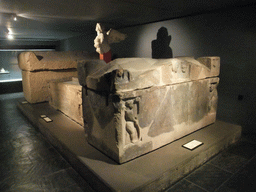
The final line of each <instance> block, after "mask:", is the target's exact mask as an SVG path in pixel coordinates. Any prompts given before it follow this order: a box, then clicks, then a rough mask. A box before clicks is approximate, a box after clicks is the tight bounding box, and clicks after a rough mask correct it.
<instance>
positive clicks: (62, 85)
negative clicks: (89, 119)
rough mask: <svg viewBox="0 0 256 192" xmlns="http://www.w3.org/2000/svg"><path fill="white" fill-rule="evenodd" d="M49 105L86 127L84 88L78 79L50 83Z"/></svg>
mask: <svg viewBox="0 0 256 192" xmlns="http://www.w3.org/2000/svg"><path fill="white" fill-rule="evenodd" d="M49 93H50V99H49V104H50V105H51V106H52V107H54V108H55V109H57V110H59V111H61V112H62V113H64V114H65V115H67V116H68V117H70V118H71V119H72V120H74V121H75V122H77V123H79V124H80V125H84V119H83V110H82V87H81V85H80V84H79V83H78V79H77V78H75V77H73V78H72V79H70V80H69V81H66V80H53V81H50V82H49Z"/></svg>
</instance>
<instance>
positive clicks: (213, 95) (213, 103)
mask: <svg viewBox="0 0 256 192" xmlns="http://www.w3.org/2000/svg"><path fill="white" fill-rule="evenodd" d="M217 85H218V83H217V82H214V83H211V84H210V101H209V112H210V113H211V112H215V111H216V110H217V102H218V92H217Z"/></svg>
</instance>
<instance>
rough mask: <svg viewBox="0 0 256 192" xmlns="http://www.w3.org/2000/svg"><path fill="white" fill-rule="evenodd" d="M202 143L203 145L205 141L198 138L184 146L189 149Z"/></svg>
mask: <svg viewBox="0 0 256 192" xmlns="http://www.w3.org/2000/svg"><path fill="white" fill-rule="evenodd" d="M200 145H203V142H201V141H197V140H192V141H190V142H188V143H186V144H184V145H182V147H185V148H186V149H189V150H194V149H195V148H197V147H199V146H200Z"/></svg>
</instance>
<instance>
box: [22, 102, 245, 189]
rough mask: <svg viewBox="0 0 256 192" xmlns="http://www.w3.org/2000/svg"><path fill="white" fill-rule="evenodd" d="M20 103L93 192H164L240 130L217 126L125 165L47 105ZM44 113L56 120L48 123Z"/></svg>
mask: <svg viewBox="0 0 256 192" xmlns="http://www.w3.org/2000/svg"><path fill="white" fill-rule="evenodd" d="M21 102H22V100H20V101H19V102H18V108H19V109H20V110H21V111H22V113H23V114H24V115H25V116H26V117H27V118H28V119H29V120H30V121H31V122H32V123H33V124H34V125H35V126H37V127H38V128H39V129H40V131H41V132H42V133H43V134H44V135H45V136H46V137H47V138H48V139H49V141H50V142H51V143H52V144H53V145H54V146H55V147H56V148H57V149H58V150H59V151H60V152H61V154H62V155H64V157H65V158H66V159H67V160H68V161H69V162H70V163H71V165H72V166H73V167H74V168H75V169H76V171H78V172H79V173H80V174H81V175H82V176H83V177H84V178H85V180H86V181H88V183H89V184H90V185H91V186H92V188H94V190H95V191H124V192H125V191H163V190H164V189H166V188H168V187H170V185H172V184H173V183H174V182H175V181H177V180H178V179H180V178H182V177H184V176H185V175H186V174H188V173H189V172H191V171H192V170H193V169H195V168H196V167H198V166H200V165H202V164H203V163H204V162H206V161H207V160H208V159H210V158H211V157H212V156H213V155H215V154H217V153H218V152H220V151H221V150H223V149H225V148H226V147H228V146H229V145H230V144H232V143H234V142H236V141H237V140H238V139H239V138H240V136H241V126H238V125H233V124H230V123H225V122H222V121H216V123H214V124H212V125H209V126H207V127H205V128H203V129H200V130H198V131H196V132H194V133H192V134H190V135H187V136H185V137H183V138H181V139H179V140H177V141H174V142H172V143H170V144H168V145H166V146H164V147H161V148H160V149H158V150H155V151H153V152H151V153H148V154H146V155H143V156H141V157H139V158H136V159H134V160H132V161H129V162H127V163H124V164H122V165H120V164H118V163H116V162H114V161H113V160H111V159H110V158H108V157H107V156H105V155H104V154H102V153H101V152H100V151H98V150H97V149H95V148H94V147H92V146H91V145H89V144H88V143H87V142H86V138H85V135H84V134H83V132H84V128H83V127H82V126H80V125H78V124H77V123H75V122H74V121H72V120H70V119H69V118H68V117H66V116H65V115H63V114H62V113H60V112H58V111H56V110H55V109H54V108H52V107H50V106H49V104H48V103H39V104H34V105H31V104H29V103H25V104H22V103H21ZM41 114H45V115H47V116H48V117H50V118H51V119H52V120H53V121H52V122H51V123H46V122H45V121H44V120H43V119H42V118H41V117H40V115H41ZM194 139H195V140H198V141H201V142H203V145H201V146H200V147H197V148H196V149H194V150H192V151H191V150H188V149H185V148H184V147H182V145H184V144H186V143H187V142H189V141H192V140H194Z"/></svg>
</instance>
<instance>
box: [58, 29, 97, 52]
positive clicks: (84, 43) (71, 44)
mask: <svg viewBox="0 0 256 192" xmlns="http://www.w3.org/2000/svg"><path fill="white" fill-rule="evenodd" d="M95 37H96V32H95V33H94V31H92V33H89V34H87V35H81V36H77V37H72V38H69V39H64V40H61V41H60V46H59V47H58V50H59V51H75V50H81V51H88V52H95V48H94V46H93V45H94V41H93V40H94V38H95Z"/></svg>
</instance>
